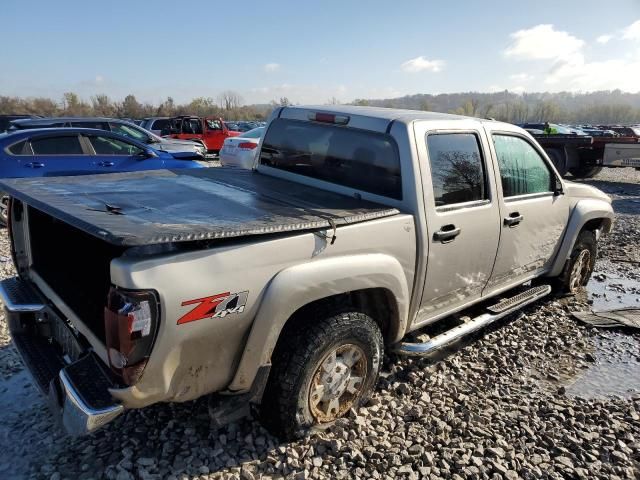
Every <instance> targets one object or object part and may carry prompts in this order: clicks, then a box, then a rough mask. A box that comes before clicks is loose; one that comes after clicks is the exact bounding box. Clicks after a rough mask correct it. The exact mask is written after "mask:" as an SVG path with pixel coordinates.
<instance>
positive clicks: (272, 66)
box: [263, 63, 280, 73]
mask: <svg viewBox="0 0 640 480" xmlns="http://www.w3.org/2000/svg"><path fill="white" fill-rule="evenodd" d="M263 68H264V71H265V72H268V73H272V72H277V71H278V70H280V64H279V63H267V64H265V66H264V67H263Z"/></svg>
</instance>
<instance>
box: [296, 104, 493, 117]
mask: <svg viewBox="0 0 640 480" xmlns="http://www.w3.org/2000/svg"><path fill="white" fill-rule="evenodd" d="M285 108H286V109H302V110H312V111H319V112H332V113H338V114H344V115H362V116H365V117H371V118H379V119H381V120H388V121H392V120H403V121H411V120H469V119H470V118H471V117H464V116H461V115H452V114H449V113H439V112H425V111H422V110H405V109H401V108H384V107H359V106H355V105H299V106H291V107H285ZM474 120H482V119H479V118H476V119H474Z"/></svg>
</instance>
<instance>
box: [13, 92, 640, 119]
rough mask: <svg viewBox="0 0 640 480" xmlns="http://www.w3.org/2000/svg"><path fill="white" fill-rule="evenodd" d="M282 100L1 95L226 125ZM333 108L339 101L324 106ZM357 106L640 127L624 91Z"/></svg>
mask: <svg viewBox="0 0 640 480" xmlns="http://www.w3.org/2000/svg"><path fill="white" fill-rule="evenodd" d="M295 103H296V102H295V99H294V100H290V99H289V98H286V97H282V98H280V99H274V100H272V101H271V102H270V103H268V104H258V105H255V104H254V105H245V104H244V102H243V99H242V97H241V96H240V95H239V94H238V93H237V92H235V91H233V90H227V91H224V92H222V93H221V94H220V95H218V97H216V98H212V97H197V98H194V99H193V100H191V101H190V102H189V103H182V104H179V103H176V102H175V101H174V99H173V98H172V97H167V99H166V100H164V101H163V102H161V103H160V104H151V103H148V102H140V101H138V100H137V99H136V97H135V96H134V95H127V96H126V97H124V99H122V100H115V99H112V98H110V97H109V96H107V95H104V94H96V95H94V96H92V97H90V98H89V100H85V99H83V98H81V97H80V96H79V95H77V94H76V93H73V92H67V93H65V94H64V95H63V96H62V98H61V99H60V100H57V101H56V100H54V99H51V98H46V97H28V98H22V97H9V96H1V95H0V114H4V115H7V114H33V115H43V116H47V117H49V116H53V117H55V116H102V117H119V118H131V119H137V118H144V117H156V116H157V117H165V116H175V115H197V116H220V117H222V118H224V119H226V120H264V119H265V118H266V117H267V116H268V115H269V113H270V112H271V111H272V110H273V108H274V107H276V106H286V105H293V104H295ZM325 103H326V104H328V105H334V104H337V103H339V101H338V100H337V99H336V98H335V97H334V98H331V99H329V100H327V101H326V102H325ZM350 104H352V105H371V106H378V107H389V108H408V109H411V110H426V111H434V112H444V113H454V114H459V115H468V116H473V117H481V118H495V119H496V120H502V121H506V122H512V123H524V122H544V121H548V122H556V123H574V124H580V123H590V124H616V123H623V124H631V123H640V93H626V92H622V91H620V90H613V91H602V92H589V93H572V92H561V93H523V94H518V93H514V92H509V91H506V90H505V91H503V92H495V93H478V92H466V93H448V94H440V95H431V94H416V95H407V96H404V97H399V98H392V99H382V100H375V99H357V100H355V101H353V102H351V103H350Z"/></svg>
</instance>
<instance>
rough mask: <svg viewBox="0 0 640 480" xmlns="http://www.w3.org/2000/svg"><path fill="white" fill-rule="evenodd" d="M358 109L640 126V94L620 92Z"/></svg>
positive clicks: (485, 97) (473, 97)
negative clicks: (401, 110) (402, 109)
mask: <svg viewBox="0 0 640 480" xmlns="http://www.w3.org/2000/svg"><path fill="white" fill-rule="evenodd" d="M354 104H355V105H372V106H378V107H391V108H408V109H412V110H427V111H433V112H443V113H453V114H458V115H468V116H472V117H481V118H495V119H496V120H501V121H505V122H511V123H525V122H545V121H548V122H554V123H571V124H594V125H596V124H632V123H639V122H640V93H627V92H622V91H620V90H612V91H598V92H588V93H574V92H560V93H548V92H545V93H522V94H519V93H514V92H509V91H507V90H505V91H503V92H495V93H478V92H465V93H448V94H440V95H430V94H417V95H407V96H404V97H400V98H392V99H384V100H367V99H358V100H356V101H355V102H354Z"/></svg>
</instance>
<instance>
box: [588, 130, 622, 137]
mask: <svg viewBox="0 0 640 480" xmlns="http://www.w3.org/2000/svg"><path fill="white" fill-rule="evenodd" d="M582 131H583V132H584V133H586V134H587V135H589V136H590V137H619V136H620V134H619V133H616V132H614V131H613V130H605V129H603V128H583V129H582Z"/></svg>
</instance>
